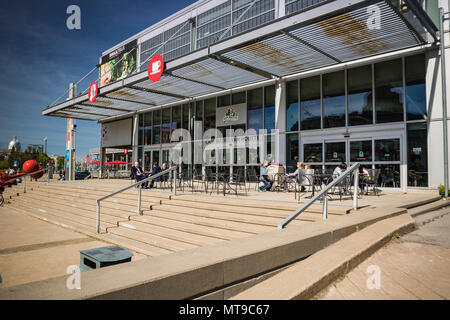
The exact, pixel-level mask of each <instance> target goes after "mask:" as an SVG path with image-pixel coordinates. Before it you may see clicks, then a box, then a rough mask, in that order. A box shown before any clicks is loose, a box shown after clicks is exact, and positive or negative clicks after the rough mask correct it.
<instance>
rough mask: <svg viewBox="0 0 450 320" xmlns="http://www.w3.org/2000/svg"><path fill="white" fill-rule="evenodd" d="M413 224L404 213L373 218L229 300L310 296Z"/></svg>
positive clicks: (282, 298) (289, 298)
mask: <svg viewBox="0 0 450 320" xmlns="http://www.w3.org/2000/svg"><path fill="white" fill-rule="evenodd" d="M414 228H415V224H414V220H413V219H412V218H411V217H410V216H409V215H408V214H402V215H400V216H397V217H392V218H389V219H386V220H383V221H380V222H377V223H375V224H373V225H371V226H369V227H367V228H365V229H364V230H362V231H359V232H356V233H354V234H352V235H350V236H348V237H347V238H345V239H342V240H340V241H338V242H336V243H334V244H332V245H331V246H329V247H327V248H325V249H323V250H321V251H319V252H316V253H315V254H313V255H312V256H310V257H308V258H307V259H305V260H303V261H301V262H298V263H296V264H294V265H293V266H291V267H290V268H287V269H285V270H283V271H282V272H280V273H278V274H277V275H275V276H273V277H272V278H269V279H267V280H266V281H264V282H261V283H259V284H257V285H255V286H253V287H251V288H249V289H247V290H246V291H244V292H241V293H240V294H237V295H236V296H234V297H233V298H232V300H234V299H239V300H254V299H258V300H265V299H271V300H273V299H275V300H292V299H308V298H311V297H313V296H314V295H315V294H316V293H318V292H319V291H321V290H322V289H324V288H326V287H327V286H328V285H329V284H331V283H332V282H333V281H335V280H336V279H337V278H338V277H339V276H340V275H342V274H345V273H348V272H349V271H350V270H351V269H353V268H354V267H356V266H357V265H358V264H360V263H361V262H362V261H364V260H365V259H366V258H367V257H369V256H370V255H371V254H373V253H374V252H375V251H377V250H378V249H379V248H381V247H382V246H383V245H385V244H386V243H387V242H388V241H390V239H391V238H392V236H393V234H395V233H399V234H403V233H407V232H410V231H412V230H414ZM273 288H277V290H273Z"/></svg>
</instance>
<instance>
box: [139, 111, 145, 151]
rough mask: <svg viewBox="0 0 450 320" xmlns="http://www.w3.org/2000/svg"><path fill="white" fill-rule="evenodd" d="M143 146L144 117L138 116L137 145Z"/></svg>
mask: <svg viewBox="0 0 450 320" xmlns="http://www.w3.org/2000/svg"><path fill="white" fill-rule="evenodd" d="M143 144H144V115H143V114H142V113H140V114H139V133H138V145H140V146H142V145H143Z"/></svg>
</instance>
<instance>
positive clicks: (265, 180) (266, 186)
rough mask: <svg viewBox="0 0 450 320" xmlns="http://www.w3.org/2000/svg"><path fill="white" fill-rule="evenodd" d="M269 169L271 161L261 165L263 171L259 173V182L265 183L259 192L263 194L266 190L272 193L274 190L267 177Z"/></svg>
mask: <svg viewBox="0 0 450 320" xmlns="http://www.w3.org/2000/svg"><path fill="white" fill-rule="evenodd" d="M268 167H269V161H264V162H263V164H262V165H261V169H260V171H259V181H260V182H262V183H264V185H263V186H261V187H259V192H263V191H264V190H266V191H270V188H272V184H271V183H270V182H269V181H268V176H267V172H268V171H267V168H268Z"/></svg>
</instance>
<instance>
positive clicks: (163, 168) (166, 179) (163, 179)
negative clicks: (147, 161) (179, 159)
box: [160, 162, 169, 181]
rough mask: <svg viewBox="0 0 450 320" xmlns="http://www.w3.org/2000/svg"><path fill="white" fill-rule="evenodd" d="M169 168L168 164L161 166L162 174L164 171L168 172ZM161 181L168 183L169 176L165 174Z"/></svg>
mask: <svg viewBox="0 0 450 320" xmlns="http://www.w3.org/2000/svg"><path fill="white" fill-rule="evenodd" d="M167 169H168V168H167V163H165V162H164V163H163V164H162V165H161V172H162V171H166V170H167ZM160 180H161V181H168V180H169V174H167V173H166V174H163V175H162V176H161V177H160Z"/></svg>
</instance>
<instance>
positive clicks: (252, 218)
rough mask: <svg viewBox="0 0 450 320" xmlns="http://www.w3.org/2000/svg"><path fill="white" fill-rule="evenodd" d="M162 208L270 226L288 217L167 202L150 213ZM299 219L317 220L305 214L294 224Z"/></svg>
mask: <svg viewBox="0 0 450 320" xmlns="http://www.w3.org/2000/svg"><path fill="white" fill-rule="evenodd" d="M161 210H162V211H165V212H173V213H179V214H185V215H191V216H198V217H205V218H211V219H217V220H225V221H235V222H243V223H247V224H252V225H262V226H269V227H276V226H277V225H278V224H279V223H280V222H281V221H282V220H283V219H285V218H286V217H287V215H284V216H280V217H273V216H260V215H252V214H244V213H231V212H223V211H222V210H215V208H214V207H212V208H211V209H209V210H206V209H199V208H197V209H195V208H191V207H180V206H177V205H165V204H162V205H160V206H157V207H155V209H154V210H151V211H150V214H151V212H153V211H161ZM299 221H309V222H313V221H316V220H314V219H312V218H310V219H308V218H306V217H305V216H303V217H299V219H296V220H294V221H293V222H292V224H299V223H300V222H299Z"/></svg>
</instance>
